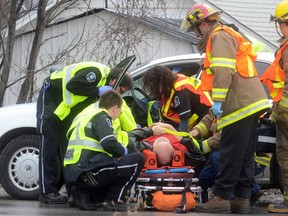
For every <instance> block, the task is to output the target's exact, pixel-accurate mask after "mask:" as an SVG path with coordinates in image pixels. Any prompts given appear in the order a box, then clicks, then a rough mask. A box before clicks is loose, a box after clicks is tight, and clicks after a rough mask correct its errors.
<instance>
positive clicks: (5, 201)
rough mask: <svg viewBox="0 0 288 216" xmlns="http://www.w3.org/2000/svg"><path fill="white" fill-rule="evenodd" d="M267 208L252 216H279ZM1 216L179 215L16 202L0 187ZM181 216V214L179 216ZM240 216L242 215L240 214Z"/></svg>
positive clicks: (260, 207)
mask: <svg viewBox="0 0 288 216" xmlns="http://www.w3.org/2000/svg"><path fill="white" fill-rule="evenodd" d="M266 209H267V206H265V205H257V206H254V207H252V208H251V213H250V214H251V215H254V216H256V215H257V216H262V215H269V216H276V215H279V214H269V213H268V212H267V211H266ZM0 215H30V216H32V215H61V216H66V215H67V216H68V215H69V216H72V215H83V216H85V215H101V216H102V215H103V216H108V215H109V216H110V215H115V216H118V215H131V216H133V215H138V216H148V215H149V216H164V215H165V216H166V215H168V216H169V215H177V214H176V213H174V212H160V211H139V212H125V213H123V212H107V211H82V210H80V209H78V208H71V207H69V206H68V205H67V204H44V203H40V202H38V201H26V200H25V201H24V200H14V199H12V198H11V197H10V196H9V195H7V194H6V192H5V191H4V190H3V188H2V187H0ZM178 215H179V214H178ZM185 215H201V216H208V215H215V216H217V215H218V216H219V215H222V216H223V215H225V216H230V215H231V216H232V215H237V214H206V213H196V212H188V213H186V214H185ZM239 215H240V214H239Z"/></svg>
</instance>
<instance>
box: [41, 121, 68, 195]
mask: <svg viewBox="0 0 288 216" xmlns="http://www.w3.org/2000/svg"><path fill="white" fill-rule="evenodd" d="M37 124H38V126H37V129H38V133H39V134H40V139H41V140H40V153H39V186H40V193H53V192H58V191H59V190H60V189H61V187H62V186H63V184H64V176H63V168H62V167H63V165H62V164H63V158H64V155H65V151H66V148H67V144H68V142H67V139H66V138H65V134H66V133H65V130H66V128H65V127H63V125H62V124H63V122H61V121H60V119H59V118H58V117H57V116H51V117H50V118H45V119H38V120H37Z"/></svg>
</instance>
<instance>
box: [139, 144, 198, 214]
mask: <svg viewBox="0 0 288 216" xmlns="http://www.w3.org/2000/svg"><path fill="white" fill-rule="evenodd" d="M143 154H144V156H145V165H144V169H143V170H142V172H141V174H140V175H139V177H138V179H137V181H136V184H135V191H136V199H137V202H138V204H139V207H140V209H141V210H164V211H165V209H157V208H155V205H154V204H155V200H153V199H154V198H155V193H156V192H157V191H161V192H162V193H163V194H164V196H165V195H166V196H169V195H181V196H180V197H181V202H180V201H179V203H177V204H175V209H174V211H175V212H184V211H185V206H186V205H187V204H188V203H186V200H185V195H184V194H186V192H189V193H191V192H192V194H193V196H195V201H196V202H199V203H201V202H202V198H201V191H202V188H201V187H200V186H197V182H198V178H195V171H194V167H192V166H185V164H184V161H185V159H184V157H185V156H184V154H183V152H181V151H174V157H173V162H172V166H163V167H157V160H156V155H155V153H153V152H152V151H150V150H144V151H143ZM168 211H169V210H168Z"/></svg>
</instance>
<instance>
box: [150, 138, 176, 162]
mask: <svg viewBox="0 0 288 216" xmlns="http://www.w3.org/2000/svg"><path fill="white" fill-rule="evenodd" d="M153 152H154V153H155V154H156V158H157V162H158V166H169V165H171V163H172V159H173V155H174V148H173V146H172V145H171V143H170V141H169V140H168V139H167V138H165V137H159V138H157V139H156V140H155V141H154V145H153Z"/></svg>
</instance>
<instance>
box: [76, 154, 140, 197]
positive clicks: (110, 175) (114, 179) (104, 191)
mask: <svg viewBox="0 0 288 216" xmlns="http://www.w3.org/2000/svg"><path fill="white" fill-rule="evenodd" d="M144 163H145V158H144V156H143V154H142V153H141V152H135V153H131V154H128V155H125V156H122V157H119V158H117V159H116V164H115V165H114V166H107V167H102V168H99V169H95V170H91V171H89V174H91V176H93V178H94V180H95V182H97V184H98V185H97V186H96V187H93V188H89V187H88V186H87V184H86V183H85V182H84V181H83V179H82V178H81V177H80V178H78V181H77V183H76V185H77V186H78V187H79V188H81V189H82V190H83V191H85V192H86V193H89V194H90V195H91V197H92V199H93V201H95V202H103V201H105V200H110V201H117V202H126V201H127V199H128V197H129V194H130V190H131V188H132V186H133V184H134V183H135V182H136V179H137V178H138V176H139V175H140V172H141V171H142V169H143V167H144ZM110 164H111V163H110Z"/></svg>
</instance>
